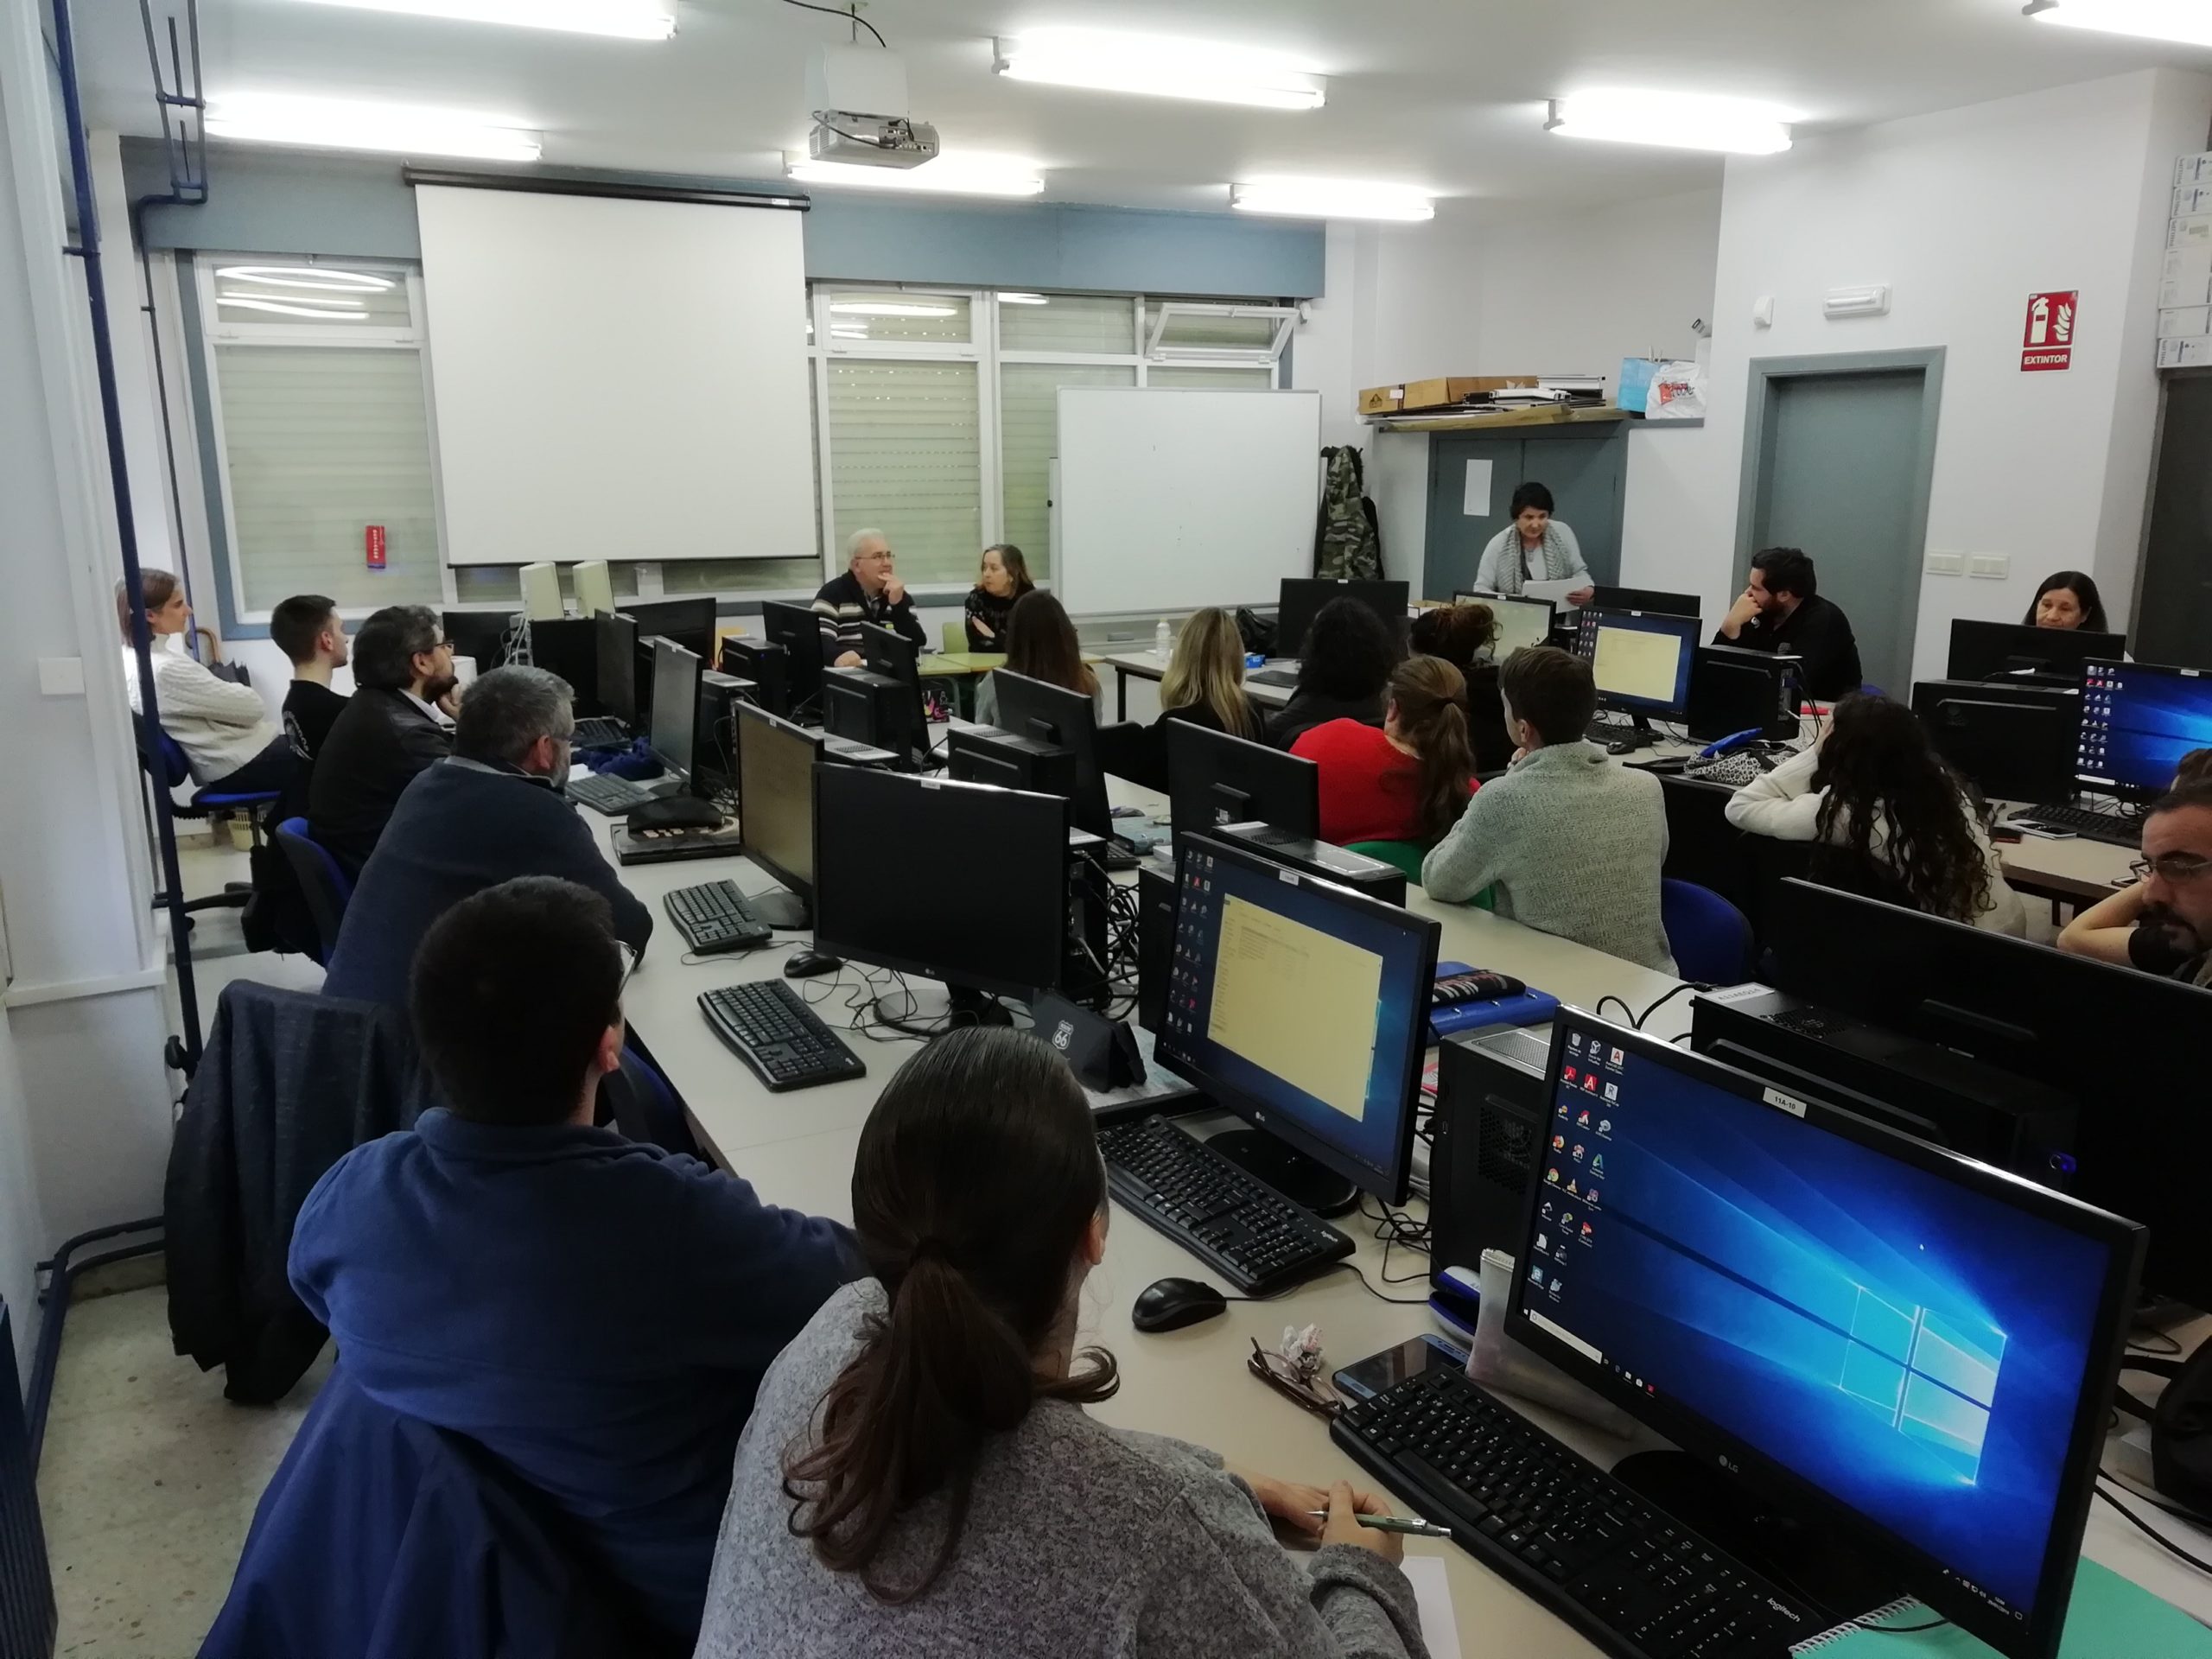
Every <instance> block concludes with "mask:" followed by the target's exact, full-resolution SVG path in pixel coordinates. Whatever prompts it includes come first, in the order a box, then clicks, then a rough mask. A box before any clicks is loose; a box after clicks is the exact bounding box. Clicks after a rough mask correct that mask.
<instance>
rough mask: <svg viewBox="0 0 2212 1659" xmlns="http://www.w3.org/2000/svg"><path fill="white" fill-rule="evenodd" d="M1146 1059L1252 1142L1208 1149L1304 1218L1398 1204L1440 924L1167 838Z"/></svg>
mask: <svg viewBox="0 0 2212 1659" xmlns="http://www.w3.org/2000/svg"><path fill="white" fill-rule="evenodd" d="M1175 867H1176V881H1177V889H1176V895H1177V904H1176V921H1175V938H1176V949H1175V955H1174V958H1173V967H1172V969H1171V974H1170V978H1169V981H1168V996H1167V1002H1168V1007H1167V1009H1166V1014H1165V1015H1164V1016H1163V1024H1162V1027H1161V1028H1160V1030H1159V1031H1157V1032H1155V1033H1154V1038H1155V1043H1154V1055H1155V1058H1158V1059H1159V1061H1160V1064H1161V1065H1164V1066H1166V1068H1167V1069H1168V1070H1169V1071H1173V1072H1174V1073H1175V1074H1176V1075H1177V1076H1178V1077H1182V1078H1184V1079H1185V1080H1186V1081H1188V1082H1190V1083H1192V1084H1196V1085H1198V1088H1199V1089H1201V1090H1204V1091H1205V1094H1206V1095H1207V1096H1209V1097H1210V1098H1211V1100H1212V1101H1213V1102H1214V1103H1216V1104H1217V1105H1219V1106H1221V1107H1222V1108H1224V1109H1226V1110H1228V1111H1230V1112H1233V1113H1235V1114H1236V1116H1239V1117H1241V1118H1243V1120H1244V1121H1245V1122H1247V1123H1249V1124H1250V1125H1252V1128H1250V1129H1249V1130H1244V1131H1236V1132H1232V1133H1230V1134H1227V1135H1215V1136H1214V1137H1212V1138H1211V1140H1209V1141H1207V1142H1206V1144H1207V1145H1208V1146H1209V1147H1212V1148H1213V1149H1214V1150H1215V1151H1217V1152H1219V1153H1222V1154H1224V1155H1226V1156H1228V1157H1230V1158H1232V1159H1234V1160H1236V1162H1237V1163H1239V1164H1240V1165H1242V1166H1243V1167H1245V1168H1246V1169H1248V1170H1249V1171H1251V1172H1252V1173H1253V1174H1255V1175H1256V1176H1258V1177H1259V1178H1260V1179H1262V1180H1263V1181H1265V1182H1266V1183H1267V1184H1268V1185H1270V1186H1273V1187H1274V1188H1275V1189H1276V1190H1277V1191H1278V1192H1282V1193H1284V1194H1285V1195H1286V1196H1287V1197H1289V1198H1293V1199H1295V1200H1297V1201H1299V1202H1301V1203H1304V1204H1306V1207H1307V1208H1309V1209H1313V1210H1317V1211H1331V1210H1341V1209H1348V1208H1350V1207H1351V1203H1352V1202H1353V1201H1354V1199H1355V1198H1356V1192H1355V1191H1354V1189H1356V1190H1357V1191H1363V1192H1373V1193H1375V1194H1376V1195H1377V1196H1378V1197H1380V1198H1383V1200H1384V1201H1385V1202H1388V1203H1392V1204H1395V1203H1400V1202H1402V1201H1403V1199H1404V1198H1405V1196H1406V1191H1407V1182H1408V1173H1409V1171H1410V1168H1411V1164H1412V1156H1413V1135H1414V1115H1415V1110H1416V1106H1417V1103H1418V1101H1419V1098H1420V1094H1421V1061H1422V1057H1423V1054H1424V1052H1426V1050H1427V1046H1428V1006H1429V992H1430V989H1431V988H1432V987H1433V985H1434V983H1435V981H1436V952H1437V947H1438V942H1439V940H1440V938H1441V936H1442V931H1443V930H1442V926H1441V925H1440V924H1439V923H1437V922H1435V921H1433V920H1430V919H1429V918H1426V917H1421V916H1416V915H1414V913H1413V912H1410V911H1408V910H1405V909H1402V908H1401V907H1400V906H1396V905H1389V904H1384V903H1383V902H1382V901H1381V900H1379V899H1370V898H1367V897H1366V896H1364V895H1363V894H1360V893H1354V892H1352V891H1351V889H1350V888H1347V887H1338V886H1337V885H1335V884H1334V883H1332V882H1329V881H1324V880H1319V879H1318V878H1317V877H1314V876H1313V875H1310V874H1306V873H1304V872H1302V871H1299V870H1294V869H1290V868H1286V867H1285V866H1283V865H1281V864H1278V863H1275V862H1274V861H1272V860H1269V859H1266V858H1262V857H1260V856H1259V855H1256V854H1255V853H1253V852H1251V851H1249V850H1248V849H1244V848H1242V847H1238V846H1236V845H1235V844H1233V843H1231V842H1225V841H1221V840H1217V839H1216V838H1215V837H1213V836H1193V835H1178V836H1176V837H1175Z"/></svg>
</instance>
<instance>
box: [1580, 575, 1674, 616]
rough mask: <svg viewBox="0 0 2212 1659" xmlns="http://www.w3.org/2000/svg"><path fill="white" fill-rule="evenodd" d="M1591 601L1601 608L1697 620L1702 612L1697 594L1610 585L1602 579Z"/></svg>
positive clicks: (1593, 590) (1595, 588) (1595, 587)
mask: <svg viewBox="0 0 2212 1659" xmlns="http://www.w3.org/2000/svg"><path fill="white" fill-rule="evenodd" d="M1590 603H1591V605H1592V607H1595V608H1596V609H1598V610H1601V611H1650V612H1653V613H1656V614H1658V615H1660V616H1687V617H1689V618H1691V619H1693V620H1694V619H1695V618H1696V617H1697V616H1698V615H1699V614H1700V606H1699V603H1698V597H1697V595H1696V594H1669V593H1662V592H1661V591H1660V590H1659V589H1657V588H1608V587H1606V586H1605V585H1604V584H1603V583H1602V582H1601V583H1599V584H1596V585H1595V586H1593V587H1592V588H1591V590H1590Z"/></svg>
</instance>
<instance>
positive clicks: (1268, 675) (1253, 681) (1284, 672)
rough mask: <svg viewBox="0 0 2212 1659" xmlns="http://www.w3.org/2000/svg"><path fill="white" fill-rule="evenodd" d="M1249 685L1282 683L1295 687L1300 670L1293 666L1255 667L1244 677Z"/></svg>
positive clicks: (1282, 684)
mask: <svg viewBox="0 0 2212 1659" xmlns="http://www.w3.org/2000/svg"><path fill="white" fill-rule="evenodd" d="M1244 683H1245V684H1247V685H1280V686H1287V687H1292V688H1294V687H1296V685H1297V684H1298V670H1297V669H1296V668H1295V667H1291V668H1255V669H1254V670H1253V671H1251V672H1250V673H1249V674H1247V675H1246V676H1245V677H1244Z"/></svg>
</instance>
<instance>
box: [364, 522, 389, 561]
mask: <svg viewBox="0 0 2212 1659" xmlns="http://www.w3.org/2000/svg"><path fill="white" fill-rule="evenodd" d="M361 543H362V550H363V552H364V553H365V555H366V556H367V558H368V565H369V569H372V570H381V569H384V526H383V525H382V524H371V525H370V526H369V527H368V529H367V531H365V533H364V535H363V536H362V537H361Z"/></svg>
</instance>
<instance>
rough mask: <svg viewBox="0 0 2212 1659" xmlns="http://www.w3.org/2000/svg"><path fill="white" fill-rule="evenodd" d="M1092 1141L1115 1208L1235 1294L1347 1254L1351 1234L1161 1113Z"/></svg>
mask: <svg viewBox="0 0 2212 1659" xmlns="http://www.w3.org/2000/svg"><path fill="white" fill-rule="evenodd" d="M1098 1149H1099V1151H1100V1152H1102V1153H1103V1154H1105V1158H1106V1181H1107V1185H1108V1186H1109V1189H1110V1190H1111V1191H1112V1192H1113V1194H1114V1196H1115V1197H1116V1198H1119V1199H1120V1200H1121V1201H1122V1205H1123V1206H1124V1207H1126V1208H1127V1209H1128V1210H1130V1211H1134V1212H1135V1215H1136V1216H1137V1217H1138V1219H1139V1220H1141V1221H1142V1222H1144V1223H1145V1224H1147V1225H1148V1226H1151V1227H1155V1228H1157V1229H1159V1230H1160V1231H1161V1232H1163V1233H1165V1234H1166V1235H1167V1236H1168V1237H1170V1238H1172V1239H1173V1240H1174V1241H1175V1242H1176V1243H1179V1244H1180V1245H1181V1246H1182V1247H1183V1248H1184V1249H1186V1250H1188V1251H1190V1252H1191V1254H1192V1255H1195V1256H1197V1257H1198V1258H1199V1259H1200V1260H1201V1261H1203V1262H1205V1264H1206V1265H1207V1266H1208V1267H1210V1268H1213V1269H1214V1271H1215V1272H1217V1273H1218V1274H1221V1275H1222V1276H1223V1277H1224V1278H1225V1279H1227V1280H1228V1281H1230V1285H1231V1287H1233V1288H1234V1289H1235V1290H1236V1291H1237V1292H1238V1294H1242V1295H1247V1296H1250V1295H1255V1294H1258V1295H1264V1294H1267V1293H1268V1292H1269V1291H1272V1290H1274V1289H1277V1288H1279V1287H1281V1286H1283V1285H1287V1284H1289V1283H1291V1282H1293V1281H1295V1280H1299V1279H1303V1278H1305V1277H1306V1276H1307V1275H1308V1274H1312V1273H1313V1271H1314V1269H1316V1268H1323V1267H1326V1266H1327V1265H1328V1264H1329V1263H1331V1262H1338V1261H1342V1260H1343V1259H1344V1257H1345V1256H1348V1255H1351V1253H1352V1242H1351V1239H1350V1238H1348V1237H1346V1236H1344V1234H1342V1233H1340V1232H1338V1230H1336V1229H1335V1228H1333V1227H1332V1226H1330V1225H1329V1224H1328V1223H1327V1222H1325V1221H1323V1220H1322V1219H1321V1218H1320V1217H1319V1216H1316V1215H1315V1214H1313V1211H1310V1210H1307V1209H1306V1208H1304V1207H1303V1206H1301V1205H1295V1204H1293V1203H1292V1202H1291V1201H1290V1200H1289V1199H1288V1198H1285V1197H1283V1196H1282V1194H1281V1193H1280V1192H1276V1191H1275V1190H1274V1188H1273V1187H1271V1186H1268V1185H1266V1184H1265V1183H1264V1182H1262V1181H1260V1180H1257V1179H1255V1178H1254V1177H1252V1176H1251V1175H1249V1174H1247V1173H1245V1172H1244V1171H1243V1170H1242V1169H1240V1168H1238V1167H1237V1166H1236V1165H1235V1164H1233V1163H1231V1162H1230V1160H1228V1159H1226V1158H1224V1157H1223V1156H1222V1155H1221V1154H1219V1153H1217V1152H1214V1151H1211V1150H1210V1149H1209V1148H1208V1147H1207V1146H1206V1144H1205V1142H1204V1141H1200V1140H1199V1139H1198V1137H1197V1136H1195V1135H1192V1134H1191V1133H1190V1132H1189V1131H1187V1130H1185V1129H1183V1128H1178V1127H1177V1126H1176V1125H1174V1124H1173V1123H1170V1122H1168V1121H1167V1120H1166V1118H1164V1117H1148V1118H1146V1119H1144V1120H1143V1121H1141V1122H1135V1123H1123V1124H1119V1125H1116V1126H1115V1127H1114V1128H1108V1129H1105V1130H1103V1131H1102V1132H1101V1133H1100V1135H1099V1136H1098Z"/></svg>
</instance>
